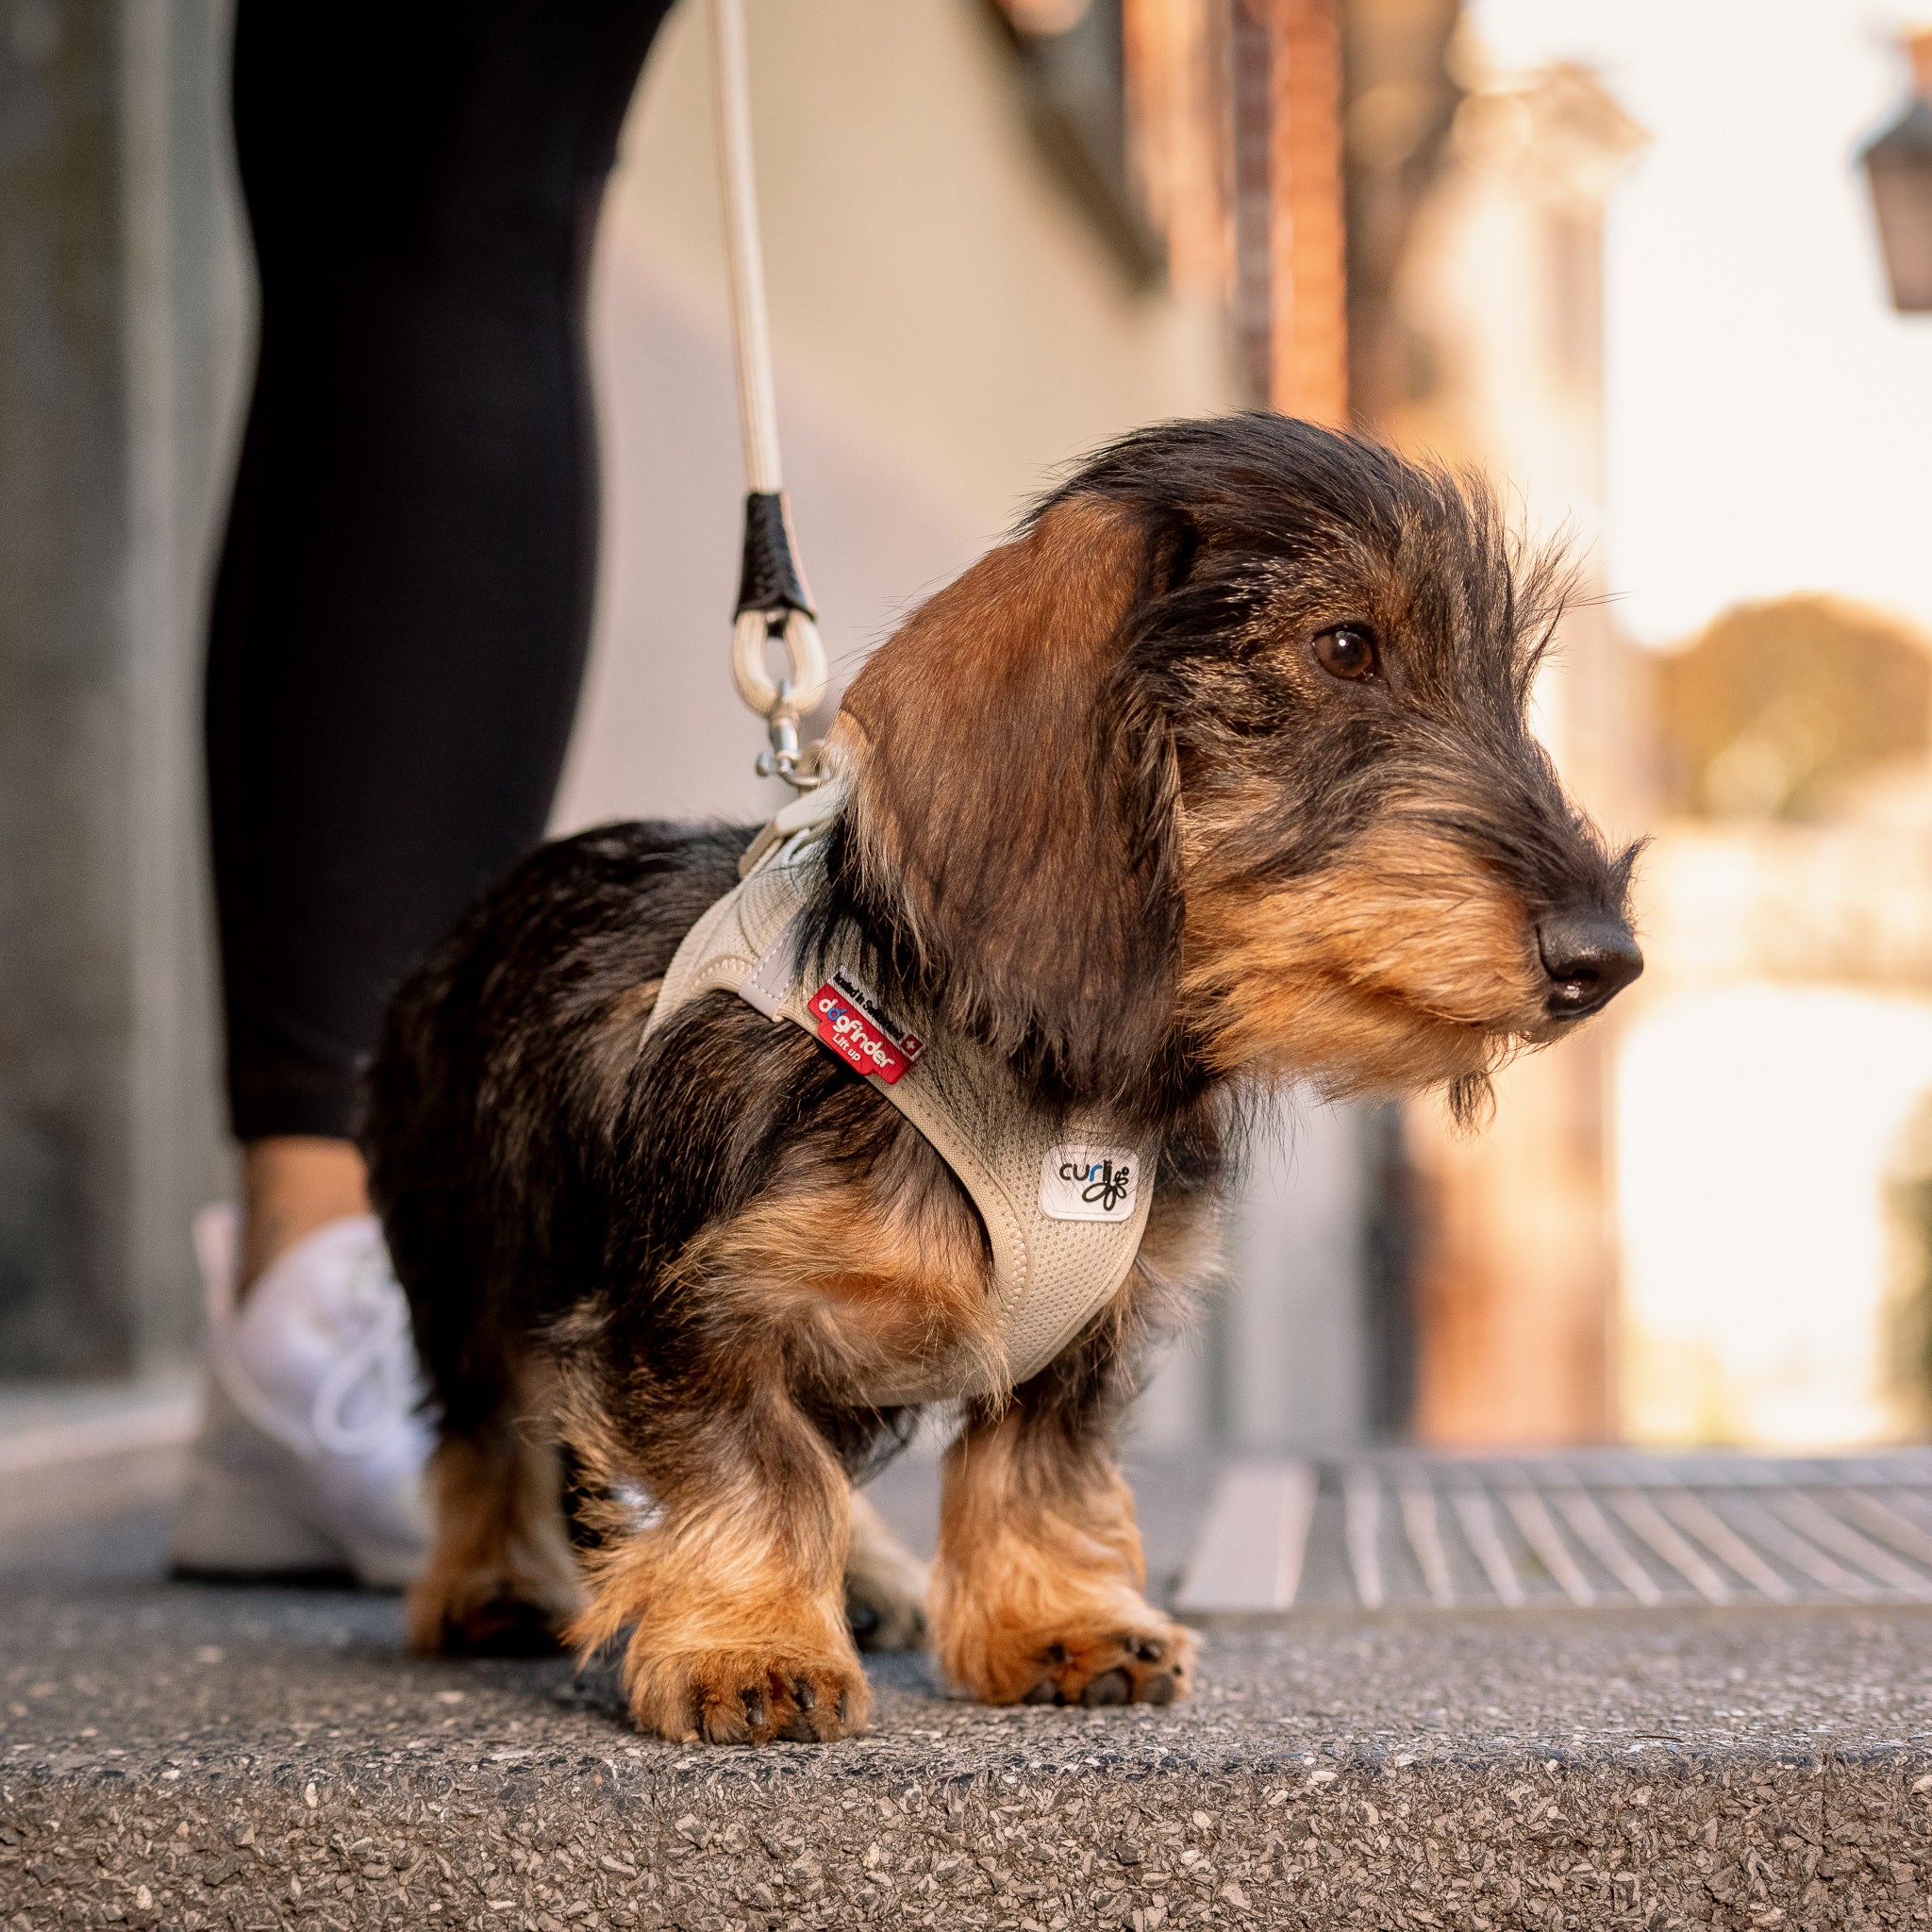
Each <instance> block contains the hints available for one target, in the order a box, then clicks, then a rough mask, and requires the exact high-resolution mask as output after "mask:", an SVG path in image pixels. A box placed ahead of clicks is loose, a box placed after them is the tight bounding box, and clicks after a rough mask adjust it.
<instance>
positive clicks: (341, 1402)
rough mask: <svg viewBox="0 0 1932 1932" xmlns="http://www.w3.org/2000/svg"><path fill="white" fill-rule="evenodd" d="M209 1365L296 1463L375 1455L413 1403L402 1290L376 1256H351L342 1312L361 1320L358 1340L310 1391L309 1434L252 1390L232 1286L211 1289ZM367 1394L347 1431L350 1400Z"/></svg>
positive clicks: (411, 1352) (230, 1394)
mask: <svg viewBox="0 0 1932 1932" xmlns="http://www.w3.org/2000/svg"><path fill="white" fill-rule="evenodd" d="M209 1286H210V1294H209V1303H210V1306H209V1310H208V1313H209V1322H208V1359H209V1365H210V1367H211V1368H212V1369H213V1371H214V1374H215V1376H216V1379H217V1380H218V1381H219V1382H220V1383H221V1385H222V1388H223V1391H225V1394H226V1395H227V1397H228V1399H229V1400H230V1401H231V1402H233V1403H234V1405H235V1407H237V1408H239V1409H240V1410H241V1411H242V1414H243V1415H245V1416H246V1417H247V1418H248V1420H249V1421H250V1422H252V1423H253V1424H255V1426H256V1427H257V1428H258V1429H260V1430H261V1431H262V1432H263V1433H264V1434H265V1435H269V1436H273V1437H274V1438H275V1441H278V1442H280V1443H281V1444H282V1445H283V1446H284V1447H285V1448H289V1449H292V1450H293V1451H294V1452H295V1453H296V1454H297V1455H298V1456H312V1455H313V1454H315V1452H316V1451H317V1450H321V1451H322V1452H323V1453H324V1454H325V1455H331V1456H344V1457H354V1456H361V1455H364V1454H366V1453H367V1452H368V1451H370V1450H372V1449H374V1448H375V1447H377V1446H378V1445H379V1444H380V1443H381V1441H383V1439H384V1438H385V1437H386V1436H388V1435H390V1434H391V1432H392V1431H394V1430H395V1429H397V1428H398V1427H402V1426H406V1425H407V1424H408V1419H409V1416H410V1414H411V1413H412V1411H413V1410H414V1409H415V1408H416V1407H417V1405H418V1402H419V1400H420V1395H419V1391H418V1386H417V1376H416V1358H415V1351H414V1345H413V1342H412V1340H411V1337H410V1334H409V1314H408V1305H407V1304H406V1303H405V1301H404V1299H403V1296H402V1292H401V1290H400V1289H399V1288H398V1287H397V1286H396V1283H395V1279H394V1277H393V1276H392V1275H391V1273H390V1269H389V1262H388V1258H387V1257H385V1256H384V1255H383V1253H382V1252H381V1250H380V1249H379V1248H372V1249H370V1250H368V1251H367V1252H366V1253H364V1254H362V1255H360V1256H358V1257H357V1259H356V1262H355V1264H354V1269H353V1272H352V1274H351V1275H350V1277H349V1283H348V1294H347V1297H346V1301H347V1306H348V1308H349V1311H350V1312H351V1313H352V1314H356V1315H360V1316H361V1317H362V1324H361V1327H360V1330H359V1332H358V1334H357V1335H356V1336H355V1338H354V1339H353V1340H352V1341H350V1342H349V1344H348V1346H347V1347H345V1348H344V1349H343V1350H342V1351H341V1354H340V1355H339V1356H338V1357H336V1359H335V1361H334V1362H332V1363H331V1364H330V1366H329V1369H328V1373H327V1374H325V1375H324V1376H323V1378H322V1381H321V1383H320V1384H319V1385H318V1386H317V1388H316V1391H315V1394H314V1397H313V1399H312V1400H311V1402H310V1404H309V1409H308V1430H307V1431H306V1432H305V1431H304V1430H303V1429H302V1427H301V1425H300V1424H297V1423H293V1422H292V1421H291V1419H290V1418H289V1417H288V1416H286V1415H284V1414H282V1413H281V1412H280V1411H279V1410H278V1409H277V1408H276V1407H275V1405H274V1404H273V1403H272V1402H270V1401H269V1399H268V1398H267V1397H266V1396H265V1395H264V1394H263V1393H262V1392H261V1391H260V1390H259V1389H258V1388H257V1387H256V1385H255V1380H254V1377H253V1376H252V1375H250V1374H249V1373H248V1371H247V1369H246V1368H245V1367H244V1366H243V1364H242V1361H241V1359H240V1357H239V1355H238V1353H237V1350H236V1345H235V1333H234V1329H235V1305H234V1292H233V1287H232V1284H229V1285H226V1286H225V1291H223V1292H222V1293H221V1294H220V1295H219V1296H217V1294H216V1293H215V1292H213V1289H214V1284H213V1282H212V1280H211V1281H210V1284H209ZM365 1388H367V1389H368V1390H369V1391H370V1392H369V1395H368V1397H367V1398H366V1400H365V1402H363V1403H359V1404H358V1407H363V1409H364V1416H363V1420H362V1421H360V1422H359V1423H350V1422H349V1421H348V1420H347V1419H346V1418H347V1412H348V1409H349V1407H350V1403H351V1400H352V1398H354V1397H355V1396H357V1394H358V1391H362V1390H363V1389H365Z"/></svg>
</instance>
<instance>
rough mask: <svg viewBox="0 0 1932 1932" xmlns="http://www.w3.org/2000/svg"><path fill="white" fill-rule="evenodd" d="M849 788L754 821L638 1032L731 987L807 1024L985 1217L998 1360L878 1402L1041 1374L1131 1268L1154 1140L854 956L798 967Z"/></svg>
mask: <svg viewBox="0 0 1932 1932" xmlns="http://www.w3.org/2000/svg"><path fill="white" fill-rule="evenodd" d="M844 793H845V787H844V785H843V784H842V783H841V782H840V781H839V780H836V779H834V780H831V781H828V782H827V783H825V784H824V785H822V786H820V787H819V788H818V789H817V790H816V791H808V792H807V793H805V794H804V795H803V796H802V797H800V798H796V799H794V800H793V801H792V802H791V804H790V805H788V806H787V807H786V808H784V810H783V811H781V812H780V813H779V814H778V815H777V817H776V818H774V820H773V821H772V822H771V824H768V825H767V826H766V827H765V828H764V830H763V831H762V832H760V833H759V834H758V838H757V839H756V840H755V841H753V843H752V845H751V847H750V849H749V850H748V851H747V852H746V853H745V855H744V857H743V858H741V860H740V861H739V874H740V879H741V883H740V884H739V885H738V886H737V887H735V888H734V889H733V890H732V891H729V892H727V893H726V894H725V895H724V898H722V899H720V900H719V901H718V903H717V904H716V905H715V906H713V907H711V908H709V909H708V911H707V912H706V913H705V914H704V916H703V917H702V918H701V919H699V921H698V923H697V924H695V925H694V926H692V927H691V931H690V932H689V933H688V934H687V935H686V936H685V941H684V943H683V944H682V945H681V946H679V947H678V949H677V952H676V954H675V957H674V958H673V959H672V961H671V965H670V969H669V970H668V971H667V972H666V974H665V975H664V984H663V987H662V989H661V990H660V991H659V992H658V1004H657V1006H656V1007H655V1008H653V1009H652V1012H651V1018H650V1021H649V1023H648V1024H647V1025H646V1026H645V1029H644V1037H645V1038H646V1039H649V1038H650V1036H651V1035H652V1034H653V1033H655V1032H656V1031H657V1030H658V1028H659V1027H661V1026H663V1025H664V1024H667V1022H669V1021H670V1020H671V1018H672V1016H673V1015H674V1014H675V1012H676V1011H677V1009H678V1008H680V1007H682V1006H684V1005H685V1004H686V1002H687V1001H690V1000H692V999H695V998H696V997H697V996H698V994H700V993H703V992H709V991H713V990H714V989H717V988H721V987H722V988H728V989H729V990H730V991H733V992H735V993H737V994H738V995H739V997H740V998H741V999H743V1000H746V1001H748V1002H749V1003H750V1004H751V1005H752V1006H754V1007H756V1008H758V1011H759V1012H761V1013H764V1014H766V1015H768V1016H769V1017H770V1018H772V1019H774V1020H781V1019H782V1020H790V1021H791V1023H792V1024H794V1025H797V1026H802V1027H803V1028H804V1029H805V1030H806V1031H807V1032H808V1033H809V1034H811V1035H812V1036H813V1037H814V1038H815V1039H817V1040H819V1041H822V1042H823V1043H824V1045H825V1046H826V1047H827V1048H828V1049H829V1050H830V1051H831V1052H832V1053H834V1054H835V1055H837V1057H838V1058H841V1059H842V1060H843V1061H845V1063H846V1064H847V1065H848V1066H850V1067H853V1068H854V1069H856V1070H857V1071H858V1072H859V1073H860V1074H865V1075H866V1076H867V1077H868V1078H869V1079H870V1080H871V1081H872V1082H873V1084H874V1086H875V1087H876V1088H878V1090H879V1091H880V1092H881V1093H882V1094H883V1095H884V1096H885V1097H886V1099H888V1100H890V1101H891V1103H892V1105H893V1106H894V1107H896V1108H898V1109H899V1111H900V1112H901V1113H903V1114H904V1115H905V1116H906V1118H907V1119H908V1120H909V1121H910V1122H911V1123H912V1124H913V1125H914V1126H916V1127H917V1128H918V1129H919V1131H920V1132H921V1133H922V1134H924V1136H925V1138H926V1140H928V1141H931V1143H932V1145H933V1146H934V1148H935V1149H937V1151H938V1152H939V1154H940V1156H941V1158H943V1159H944V1161H945V1163H946V1165H947V1166H948V1167H950V1168H951V1169H952V1170H953V1172H954V1174H957V1175H958V1179H959V1184H960V1186H962V1187H963V1188H964V1189H965V1190H966V1191H967V1193H968V1194H969V1195H970V1196H971V1197H972V1200H973V1205H974V1208H977V1209H978V1211H979V1215H980V1219H981V1220H982V1221H984V1222H985V1224H986V1232H987V1237H988V1240H989V1241H990V1242H991V1248H992V1261H993V1283H992V1291H993V1295H994V1297H995V1299H996V1300H997V1302H998V1304H999V1320H998V1324H997V1335H998V1341H999V1345H1000V1347H1001V1350H1002V1351H1003V1354H1004V1361H1003V1362H1002V1363H999V1364H996V1365H995V1364H989V1363H988V1362H987V1361H986V1360H985V1359H984V1357H983V1356H980V1355H978V1354H974V1355H972V1356H968V1355H966V1354H965V1353H964V1352H963V1351H962V1352H961V1353H960V1354H958V1355H957V1356H948V1357H941V1358H938V1359H935V1360H933V1361H931V1362H928V1363H924V1364H922V1365H921V1367H920V1369H919V1370H918V1371H917V1373H916V1374H914V1375H913V1376H911V1377H909V1378H908V1379H907V1380H905V1381H904V1382H903V1383H899V1384H895V1385H894V1386H892V1387H890V1388H882V1389H879V1390H876V1391H872V1395H873V1399H874V1401H876V1402H878V1403H879V1404H880V1405H881V1406H882V1407H883V1406H888V1405H893V1404H899V1403H908V1402H931V1401H939V1400H942V1399H945V1398H948V1397H953V1396H961V1395H977V1394H987V1393H991V1392H994V1391H997V1390H999V1389H1001V1388H1011V1387H1015V1386H1017V1385H1018V1384H1019V1383H1022V1382H1024V1381H1025V1380H1026V1379H1027V1378H1028V1377H1029V1376H1032V1375H1035V1374H1038V1373H1039V1372H1040V1371H1041V1369H1043V1368H1044V1367H1045V1366H1046V1364H1047V1363H1048V1362H1050V1361H1051V1360H1052V1359H1053V1358H1054V1357H1055V1356H1056V1355H1058V1353H1059V1351H1060V1350H1061V1349H1062V1348H1064V1347H1065V1346H1066V1345H1067V1343H1068V1342H1069V1341H1072V1340H1073V1339H1074V1336H1075V1335H1076V1334H1078V1333H1079V1331H1080V1329H1081V1328H1083V1327H1084V1326H1085V1325H1086V1324H1087V1322H1088V1321H1089V1320H1090V1319H1091V1317H1092V1316H1093V1315H1094V1314H1095V1313H1096V1312H1098V1310H1099V1309H1101V1308H1102V1307H1105V1306H1106V1305H1107V1304H1108V1302H1109V1301H1110V1300H1112V1298H1113V1296H1114V1293H1115V1291H1117V1290H1118V1289H1119V1287H1120V1285H1121V1283H1122V1282H1123V1281H1124V1280H1125V1279H1126V1275H1127V1271H1128V1269H1129V1268H1131V1267H1132V1266H1133V1263H1134V1257H1135V1255H1136V1254H1137V1253H1138V1252H1139V1249H1140V1246H1141V1232H1142V1230H1143V1229H1144V1228H1145V1227H1146V1225H1147V1209H1148V1207H1149V1204H1150V1203H1151V1201H1152V1198H1153V1191H1154V1190H1153V1173H1152V1158H1151V1157H1152V1155H1153V1153H1154V1152H1155V1150H1154V1149H1153V1148H1152V1147H1150V1146H1145V1145H1136V1144H1131V1143H1129V1142H1128V1141H1126V1140H1124V1137H1123V1136H1122V1135H1121V1134H1120V1132H1119V1130H1118V1129H1117V1128H1115V1129H1112V1130H1109V1128H1108V1124H1107V1123H1106V1122H1104V1121H1103V1120H1101V1119H1099V1118H1098V1117H1096V1116H1093V1115H1091V1114H1083V1113H1079V1112H1072V1113H1060V1112H1055V1111H1052V1110H1050V1109H1048V1108H1043V1107H1041V1105H1040V1104H1039V1103H1038V1101H1036V1100H1035V1099H1034V1098H1033V1097H1032V1096H1031V1095H1030V1094H1029V1093H1028V1092H1027V1091H1025V1089H1024V1087H1023V1086H1022V1085H1021V1083H1020V1082H1019V1081H1018V1080H1017V1079H1016V1078H1015V1077H1014V1075H1013V1073H1012V1071H1011V1069H1010V1068H1009V1067H1008V1065H1007V1064H1006V1063H1005V1062H1004V1061H1003V1060H1001V1059H999V1058H997V1057H996V1056H994V1055H992V1054H991V1053H989V1052H987V1051H986V1050H985V1049H984V1048H981V1047H977V1046H974V1045H971V1044H969V1043H967V1042H964V1041H953V1040H948V1039H946V1038H945V1037H944V1036H943V1034H938V1035H936V1036H933V1037H922V1036H921V1035H920V1034H918V1033H915V1032H913V1031H911V1030H909V1029H908V1027H907V1026H906V1025H905V1024H903V1019H904V1017H905V1016H894V1015H892V1014H890V1013H888V1012H886V1011H885V1010H884V1009H883V1008H881V1007H880V1006H879V1004H878V1002H877V1001H876V1000H875V999H874V997H873V996H872V993H871V992H870V991H869V990H868V989H867V987H866V986H865V984H864V982H863V981H862V980H861V979H860V977H859V976H858V973H857V971H856V970H855V969H854V967H853V965H852V964H851V963H850V962H846V961H841V960H839V959H837V958H833V959H829V960H827V961H826V962H825V963H824V967H823V968H822V970H820V971H818V972H815V973H814V974H811V976H810V977H809V978H807V977H806V976H805V968H804V962H802V961H801V960H800V959H799V958H798V957H797V953H798V947H797V943H796V939H797V933H798V928H799V924H800V921H799V915H800V913H801V912H802V911H803V910H804V908H805V906H806V904H807V902H808V899H809V897H810V896H811V892H812V890H813V888H814V887H815V886H816V884H817V883H818V879H819V876H820V874H821V873H822V870H823V865H824V854H823V852H822V851H821V850H820V849H819V847H820V843H821V841H823V840H824V836H825V834H826V832H827V831H828V830H829V829H830V828H831V824H832V821H833V820H834V819H835V818H836V817H837V816H838V813H839V810H840V808H841V806H842V804H843V803H844ZM913 1017H916V1016H913Z"/></svg>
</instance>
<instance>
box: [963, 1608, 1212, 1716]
mask: <svg viewBox="0 0 1932 1932" xmlns="http://www.w3.org/2000/svg"><path fill="white" fill-rule="evenodd" d="M1140 1608H1141V1615H1140V1616H1138V1617H1136V1618H1134V1619H1133V1620H1131V1621H1123V1620H1108V1619H1106V1618H1094V1619H1092V1620H1091V1621H1089V1620H1085V1619H1080V1620H1072V1621H1069V1622H1066V1623H1063V1624H1059V1625H1058V1627H1057V1628H1053V1629H1047V1630H1033V1631H1020V1630H1016V1631H1011V1632H1004V1631H1003V1632H1002V1633H1001V1635H1000V1637H999V1639H998V1641H995V1642H993V1643H990V1644H988V1645H987V1646H986V1648H985V1650H984V1651H983V1652H982V1654H981V1657H980V1658H979V1659H978V1664H979V1668H978V1669H976V1670H974V1671H971V1672H961V1673H958V1675H959V1676H960V1677H961V1679H962V1681H963V1682H964V1684H965V1688H966V1689H968V1690H970V1691H974V1694H975V1695H977V1696H978V1697H980V1698H981V1699H982V1700H983V1701H984V1702H986V1703H988V1704H1080V1705H1086V1706H1088V1707H1090V1708H1091V1707H1097V1706H1100V1705H1108V1704H1172V1703H1173V1702H1174V1699H1175V1698H1177V1697H1185V1696H1186V1695H1187V1693H1188V1690H1189V1688H1190V1686H1191V1683H1192V1681H1193V1663H1194V1642H1195V1639H1194V1633H1193V1632H1192V1631H1191V1630H1189V1629H1186V1628H1184V1627H1183V1626H1182V1625H1181V1624H1171V1623H1169V1622H1168V1621H1167V1619H1166V1618H1165V1617H1163V1616H1161V1615H1160V1614H1159V1613H1158V1611H1157V1610H1154V1609H1152V1608H1151V1607H1148V1606H1146V1605H1144V1604H1143V1605H1141V1607H1140ZM975 1678H976V1679H977V1681H974V1679H975Z"/></svg>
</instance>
